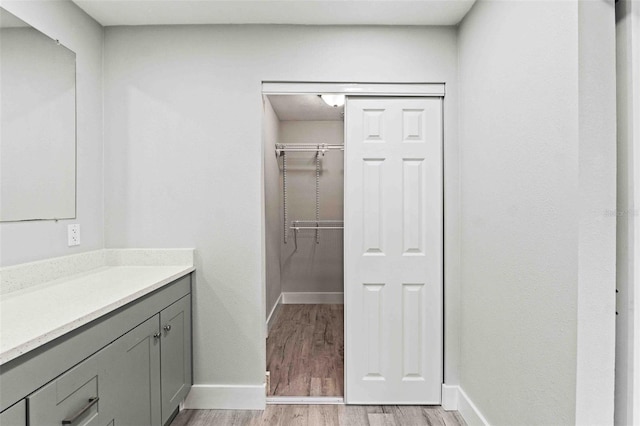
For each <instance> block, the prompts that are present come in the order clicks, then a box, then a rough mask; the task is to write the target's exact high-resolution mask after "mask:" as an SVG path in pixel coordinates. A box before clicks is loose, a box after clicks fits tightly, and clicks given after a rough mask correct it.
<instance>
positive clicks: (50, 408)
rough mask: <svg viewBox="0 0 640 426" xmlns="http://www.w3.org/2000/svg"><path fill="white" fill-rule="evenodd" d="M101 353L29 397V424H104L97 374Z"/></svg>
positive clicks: (93, 425) (101, 376)
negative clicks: (102, 421)
mask: <svg viewBox="0 0 640 426" xmlns="http://www.w3.org/2000/svg"><path fill="white" fill-rule="evenodd" d="M99 358H100V356H99V354H96V355H93V356H91V357H89V359H87V360H85V361H83V362H82V363H80V364H79V365H77V366H75V367H74V368H72V369H71V370H69V371H67V372H66V373H64V374H62V375H61V376H60V377H58V378H57V379H55V380H53V381H52V382H50V383H49V384H47V385H45V386H44V387H43V388H42V389H40V390H38V391H36V392H35V393H33V394H32V395H30V396H29V397H28V398H27V401H28V407H29V426H48V425H51V424H57V425H59V424H62V425H74V426H75V425H83V426H104V425H103V424H102V423H101V422H100V420H101V412H102V410H100V408H101V407H100V405H99V403H100V397H101V396H102V395H101V393H100V390H101V389H98V384H100V386H102V379H103V378H104V376H103V375H100V377H98V376H99V374H98V362H99Z"/></svg>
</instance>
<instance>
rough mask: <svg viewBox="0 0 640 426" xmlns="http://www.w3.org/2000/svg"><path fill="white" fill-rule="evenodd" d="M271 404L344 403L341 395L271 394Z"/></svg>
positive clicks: (268, 398)
mask: <svg viewBox="0 0 640 426" xmlns="http://www.w3.org/2000/svg"><path fill="white" fill-rule="evenodd" d="M267 404H270V405H278V404H282V405H344V398H343V397H341V396H269V397H267Z"/></svg>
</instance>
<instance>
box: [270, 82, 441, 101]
mask: <svg viewBox="0 0 640 426" xmlns="http://www.w3.org/2000/svg"><path fill="white" fill-rule="evenodd" d="M262 94H263V95H308V94H314V95H315V94H344V95H350V96H419V97H422V96H444V95H445V84H444V83H303V82H297V83H296V82H276V81H263V82H262Z"/></svg>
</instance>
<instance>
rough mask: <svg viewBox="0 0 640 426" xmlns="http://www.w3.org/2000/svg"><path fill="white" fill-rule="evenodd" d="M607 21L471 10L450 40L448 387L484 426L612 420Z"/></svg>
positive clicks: (507, 7)
mask: <svg viewBox="0 0 640 426" xmlns="http://www.w3.org/2000/svg"><path fill="white" fill-rule="evenodd" d="M578 3H580V4H583V3H585V4H586V3H594V4H596V3H597V5H598V6H601V5H604V10H598V11H597V12H598V14H599V15H600V16H601V20H600V21H599V22H595V21H594V20H593V17H592V16H587V17H585V11H584V10H581V8H582V6H581V7H580V8H579V7H578ZM607 8H608V9H607ZM612 12H613V9H612V3H605V2H553V3H550V2H542V3H540V2H535V1H531V2H528V1H525V2H494V1H483V0H480V1H479V2H477V3H476V4H475V6H474V7H473V8H472V10H471V12H470V13H469V15H467V17H466V18H465V19H464V21H463V23H462V24H461V26H460V33H459V70H460V74H459V75H460V85H461V94H462V96H461V99H460V149H461V166H460V169H461V171H462V174H461V198H462V206H463V207H462V212H461V219H460V223H461V227H462V228H461V244H462V247H461V256H462V262H461V265H462V270H461V281H462V284H461V285H462V287H461V294H462V303H461V312H462V313H461V333H460V339H461V364H460V370H461V379H460V383H461V387H462V389H463V390H464V391H465V392H466V394H467V395H468V396H469V398H470V399H471V400H472V401H474V402H475V404H476V406H477V407H478V409H479V410H480V412H481V413H483V414H484V416H485V417H486V419H487V420H488V421H489V423H491V424H496V425H498V424H505V425H506V424H572V423H575V422H577V423H578V424H585V423H589V424H610V423H611V421H612V420H613V411H612V406H611V403H612V395H613V389H612V388H611V384H612V378H613V370H612V359H613V352H612V348H613V341H612V338H613V327H612V326H613V322H612V321H613V318H614V315H613V304H612V301H613V299H612V295H613V294H614V289H613V284H614V271H613V263H614V256H615V250H614V244H615V235H614V220H613V219H611V218H607V217H605V215H604V212H605V211H606V209H607V208H612V207H611V206H612V205H615V198H614V193H615V140H614V137H615V130H614V129H613V128H612V125H613V123H614V121H615V118H614V116H613V115H612V114H613V111H615V106H614V105H612V100H613V98H612V93H613V87H612V84H613V83H612V82H614V81H615V78H614V77H613V76H612V75H610V73H611V72H612V71H613V69H614V59H613V58H612V55H611V51H612V50H613V47H612V46H609V45H608V44H607V43H611V42H612V38H611V35H612V33H611V30H612V25H613V24H612V23H613V16H612ZM587 15H589V14H588V13H587ZM607 19H610V20H611V23H610V24H607V22H606V20H607ZM589 33H591V34H592V36H591V35H589ZM594 37H601V41H600V43H596V42H594ZM598 49H600V50H598ZM587 53H588V55H589V58H588V60H587V55H586V54H587ZM589 78H591V80H589ZM595 82H598V83H599V84H600V87H598V88H596V87H594V83H595ZM590 125H591V127H589V126H590ZM593 126H595V128H594V127H593ZM589 131H591V133H589ZM596 140H597V141H598V142H597V143H596ZM590 274H592V276H590ZM596 281H597V282H596ZM596 305H597V306H596ZM579 317H580V324H579V320H578V318H579ZM589 329H591V330H592V332H591V333H590V332H589ZM596 338H597V339H600V341H601V345H603V346H600V345H598V344H597V343H596V344H594V339H596ZM589 345H590V346H589ZM596 346H597V347H598V350H594V348H595V347H596ZM594 361H595V362H599V363H600V364H599V365H596V366H594V365H593V364H592V363H593V362H594ZM587 365H589V368H586V366H587ZM578 382H582V383H581V384H578ZM589 405H590V407H589ZM594 410H599V412H598V413H593V412H592V411H594ZM587 415H591V417H587Z"/></svg>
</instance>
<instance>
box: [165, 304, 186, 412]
mask: <svg viewBox="0 0 640 426" xmlns="http://www.w3.org/2000/svg"><path fill="white" fill-rule="evenodd" d="M160 326H161V328H162V330H161V332H162V339H161V358H162V364H161V372H160V377H161V380H162V423H163V424H165V423H166V422H167V421H168V420H169V419H170V418H171V415H172V414H173V413H174V412H175V410H176V408H178V405H179V404H180V402H181V401H182V400H183V399H184V398H185V397H186V396H187V393H189V389H191V382H192V380H191V295H188V296H185V297H183V298H182V299H180V300H178V301H177V302H175V303H173V304H172V305H170V306H168V307H167V308H165V309H163V310H162V311H161V312H160Z"/></svg>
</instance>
